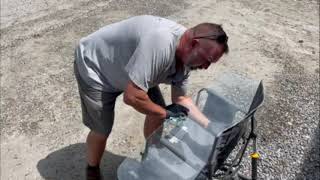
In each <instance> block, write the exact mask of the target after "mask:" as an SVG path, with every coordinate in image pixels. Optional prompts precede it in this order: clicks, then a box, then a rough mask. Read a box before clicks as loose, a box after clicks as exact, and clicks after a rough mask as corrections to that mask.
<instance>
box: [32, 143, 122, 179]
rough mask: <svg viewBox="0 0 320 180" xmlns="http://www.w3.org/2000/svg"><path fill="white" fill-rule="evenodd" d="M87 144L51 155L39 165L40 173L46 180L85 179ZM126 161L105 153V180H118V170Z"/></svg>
mask: <svg viewBox="0 0 320 180" xmlns="http://www.w3.org/2000/svg"><path fill="white" fill-rule="evenodd" d="M85 152H86V144H84V143H78V144H73V145H70V146H68V147H65V148H62V149H60V150H58V151H55V152H52V153H50V154H49V155H48V156H47V157H45V158H44V159H42V160H40V161H39V162H38V164H37V168H38V171H39V172H40V174H41V176H42V177H43V178H44V179H48V180H49V179H50V180H52V179H59V180H60V179H61V180H69V179H70V180H71V179H76V180H78V179H79V180H80V179H85V168H86V165H87V164H86V155H85ZM124 159H125V157H123V156H119V155H115V154H113V153H110V152H108V151H105V153H104V155H103V158H102V160H101V165H100V167H101V172H102V174H103V177H104V179H107V180H115V179H117V168H118V166H119V165H120V164H121V162H122V161H123V160H124Z"/></svg>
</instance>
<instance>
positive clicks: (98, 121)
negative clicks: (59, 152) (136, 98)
mask: <svg viewBox="0 0 320 180" xmlns="http://www.w3.org/2000/svg"><path fill="white" fill-rule="evenodd" d="M74 74H75V77H76V79H77V83H78V89H79V95H80V101H81V109H82V122H83V123H84V125H85V126H87V127H88V128H89V129H90V130H92V131H94V132H96V133H99V134H103V135H105V136H109V135H110V133H111V131H112V127H113V122H114V107H115V102H116V99H117V97H118V96H119V95H120V94H121V93H122V92H105V91H102V90H98V89H95V88H92V87H90V86H89V85H87V84H86V82H85V81H84V80H83V79H81V76H80V75H79V72H78V69H77V66H76V62H74ZM148 96H149V98H150V99H151V101H153V102H154V103H156V104H158V105H160V106H162V107H165V106H166V104H165V101H164V98H163V96H162V93H161V91H160V88H159V87H158V86H155V87H153V88H150V89H149V90H148Z"/></svg>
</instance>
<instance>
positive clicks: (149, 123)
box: [144, 86, 166, 138]
mask: <svg viewBox="0 0 320 180" xmlns="http://www.w3.org/2000/svg"><path fill="white" fill-rule="evenodd" d="M148 96H149V98H150V99H151V101H152V102H154V103H156V104H158V105H160V106H162V107H165V106H166V103H165V100H164V98H163V96H162V94H161V91H160V88H159V87H158V86H156V87H153V88H151V89H149V90H148ZM163 121H164V119H160V118H159V117H156V116H149V115H148V116H146V119H145V121H144V137H145V138H148V137H149V136H150V135H151V134H152V133H153V132H154V131H155V130H157V129H158V128H159V127H160V126H161V125H162V123H163ZM159 132H160V133H161V130H160V129H159Z"/></svg>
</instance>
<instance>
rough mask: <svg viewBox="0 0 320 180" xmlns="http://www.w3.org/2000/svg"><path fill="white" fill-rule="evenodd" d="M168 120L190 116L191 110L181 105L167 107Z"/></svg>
mask: <svg viewBox="0 0 320 180" xmlns="http://www.w3.org/2000/svg"><path fill="white" fill-rule="evenodd" d="M165 109H166V119H169V118H170V117H182V116H188V112H189V109H188V108H186V107H184V106H182V105H180V104H175V103H173V104H171V105H169V106H166V108H165Z"/></svg>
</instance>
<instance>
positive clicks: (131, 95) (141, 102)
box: [124, 83, 166, 119]
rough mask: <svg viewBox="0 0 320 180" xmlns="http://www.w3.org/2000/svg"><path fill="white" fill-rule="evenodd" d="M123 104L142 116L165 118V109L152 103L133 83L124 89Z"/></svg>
mask: <svg viewBox="0 0 320 180" xmlns="http://www.w3.org/2000/svg"><path fill="white" fill-rule="evenodd" d="M124 102H125V103H126V104H128V105H130V106H132V107H133V108H134V109H136V110H137V111H139V112H141V113H143V114H146V115H151V116H157V117H159V118H161V119H165V117H166V111H165V109H164V108H162V107H161V106H159V105H157V104H155V103H154V102H152V101H151V99H150V98H149V96H148V94H147V93H146V92H145V91H143V90H141V89H139V88H138V87H137V86H135V85H134V84H133V83H130V84H129V85H128V86H127V88H126V91H125V94H124Z"/></svg>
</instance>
